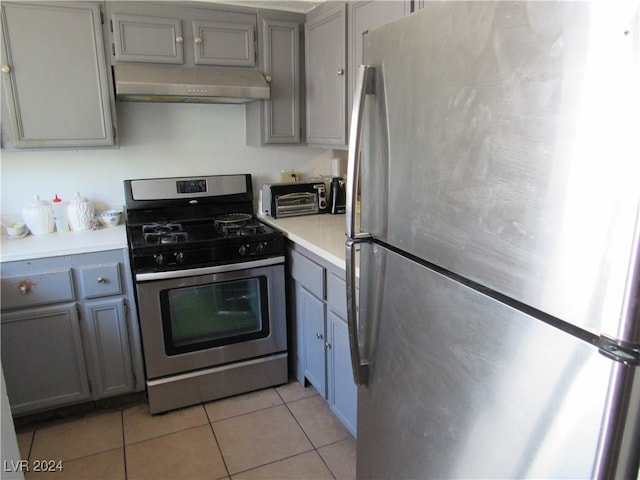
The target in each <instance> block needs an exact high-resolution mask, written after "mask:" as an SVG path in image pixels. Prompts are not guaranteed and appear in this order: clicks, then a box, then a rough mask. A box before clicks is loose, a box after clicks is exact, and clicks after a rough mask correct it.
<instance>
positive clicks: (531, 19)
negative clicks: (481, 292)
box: [361, 0, 640, 343]
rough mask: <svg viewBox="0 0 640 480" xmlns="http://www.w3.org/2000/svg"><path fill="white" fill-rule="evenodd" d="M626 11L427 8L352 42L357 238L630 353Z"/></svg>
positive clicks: (562, 5) (634, 92)
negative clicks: (359, 146)
mask: <svg viewBox="0 0 640 480" xmlns="http://www.w3.org/2000/svg"><path fill="white" fill-rule="evenodd" d="M638 5H639V3H638V2H637V1H636V0H632V1H626V0H621V1H620V2H615V5H614V4H610V3H607V2H507V1H505V2H426V6H425V9H424V10H422V11H421V12H418V13H414V14H412V15H410V16H408V17H405V18H403V19H400V20H398V21H396V22H393V23H391V24H389V25H387V26H384V27H382V28H380V29H376V30H372V31H370V32H369V33H368V34H367V35H365V47H364V48H365V63H367V64H370V65H372V66H373V67H375V69H376V78H375V80H376V81H375V89H376V93H375V95H370V96H368V98H367V106H366V111H365V116H364V118H365V122H364V124H365V127H364V130H365V131H364V132H363V152H364V153H363V155H362V169H361V171H362V229H363V230H364V231H367V232H371V233H372V234H373V235H374V236H375V237H376V238H378V239H380V240H381V241H384V242H386V243H388V244H390V245H392V246H394V247H396V248H398V249H401V250H403V251H406V252H409V253H411V254H413V255H416V256H417V257H419V258H423V259H426V260H429V261H430V262H432V263H435V264H437V265H439V266H441V267H443V268H445V269H448V270H451V271H453V272H456V273H458V274H460V275H462V276H464V277H467V278H469V279H471V280H473V281H475V282H478V283H480V284H483V285H486V286H487V287H489V288H492V289H494V290H496V291H499V292H501V293H503V294H505V295H507V296H510V297H512V298H515V299H517V300H519V301H520V302H522V303H524V304H528V305H531V306H533V307H535V308H537V309H539V310H542V311H544V312H546V313H548V314H551V315H554V316H556V317H558V318H560V319H563V320H566V321H568V322H570V323H572V324H575V325H577V326H579V327H581V328H583V329H585V330H589V331H594V332H604V333H606V334H608V335H609V336H613V337H619V338H621V339H623V340H627V341H629V342H633V343H638V342H640V328H635V329H634V328H633V326H629V323H631V322H632V320H633V316H634V315H637V308H638V306H637V302H636V304H635V305H631V307H632V308H631V309H630V310H627V309H625V305H627V306H629V305H630V299H633V295H631V294H630V291H631V290H632V288H634V287H633V285H634V283H633V282H634V280H633V274H634V272H633V269H632V266H633V265H634V262H636V261H637V256H638V254H637V250H638V243H639V242H638V230H639V227H638V225H639V223H638V216H639V210H640V208H639V205H640V200H639V197H640V188H638V179H639V178H640V161H638V159H639V158H640V148H639V145H640V143H639V142H640V135H638V131H637V128H638V125H639V124H640V88H638V85H640V49H639V46H638V45H639V39H640V35H638V31H639V30H640V20H639V16H638ZM635 282H636V283H635V288H638V280H637V274H636V280H635ZM631 293H632V292H631ZM636 294H637V291H636ZM634 311H635V312H636V313H634ZM621 319H622V321H623V323H624V322H627V324H626V325H621V324H620V322H621ZM636 323H637V322H636ZM625 328H626V330H625Z"/></svg>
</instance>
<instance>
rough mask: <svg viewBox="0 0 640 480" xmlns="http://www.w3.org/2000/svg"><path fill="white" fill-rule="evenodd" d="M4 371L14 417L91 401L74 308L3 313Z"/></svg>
mask: <svg viewBox="0 0 640 480" xmlns="http://www.w3.org/2000/svg"><path fill="white" fill-rule="evenodd" d="M3 296H4V295H3ZM2 369H3V371H4V375H5V381H6V383H7V393H8V396H9V402H10V404H11V410H12V413H13V414H14V415H20V414H24V413H29V412H31V411H40V410H47V409H50V408H54V407H58V406H61V405H68V404H72V403H79V402H83V401H87V400H90V399H91V391H90V389H89V378H88V376H87V370H86V366H85V356H84V349H83V344H82V335H81V333H80V322H79V320H78V314H77V309H76V304H75V303H65V304H62V305H55V306H51V307H40V308H33V309H24V310H20V311H17V312H11V313H5V312H3V313H2Z"/></svg>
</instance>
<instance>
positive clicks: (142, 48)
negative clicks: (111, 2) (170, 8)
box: [110, 14, 184, 64]
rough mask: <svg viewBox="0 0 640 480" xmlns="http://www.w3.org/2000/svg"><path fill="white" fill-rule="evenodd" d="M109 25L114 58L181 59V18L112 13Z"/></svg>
mask: <svg viewBox="0 0 640 480" xmlns="http://www.w3.org/2000/svg"><path fill="white" fill-rule="evenodd" d="M110 29H111V31H112V32H113V47H112V48H113V51H112V54H113V55H114V57H115V60H116V61H117V62H155V63H175V64H181V63H184V53H183V43H184V37H183V36H182V22H181V21H180V20H179V19H177V18H160V17H147V16H142V15H118V14H114V15H113V16H112V18H111V24H110Z"/></svg>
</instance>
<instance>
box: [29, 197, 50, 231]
mask: <svg viewBox="0 0 640 480" xmlns="http://www.w3.org/2000/svg"><path fill="white" fill-rule="evenodd" d="M22 219H23V220H24V223H26V224H27V227H29V230H31V233H32V234H34V235H41V234H43V233H53V230H54V229H55V226H56V224H55V220H54V218H53V207H52V206H51V204H50V203H49V202H47V201H45V200H40V196H39V195H34V197H33V202H31V203H30V204H28V205H27V206H26V207H24V208H23V209H22Z"/></svg>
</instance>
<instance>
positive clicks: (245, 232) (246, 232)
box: [220, 224, 264, 237]
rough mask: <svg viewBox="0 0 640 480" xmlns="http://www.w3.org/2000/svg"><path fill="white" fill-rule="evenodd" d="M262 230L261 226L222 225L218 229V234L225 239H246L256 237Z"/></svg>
mask: <svg viewBox="0 0 640 480" xmlns="http://www.w3.org/2000/svg"><path fill="white" fill-rule="evenodd" d="M263 231H264V229H263V228H262V226H261V225H258V224H251V225H244V224H239V225H236V224H232V225H224V226H222V227H220V232H221V233H222V234H223V235H224V236H225V237H248V236H251V235H257V234H258V233H262V232H263Z"/></svg>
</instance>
